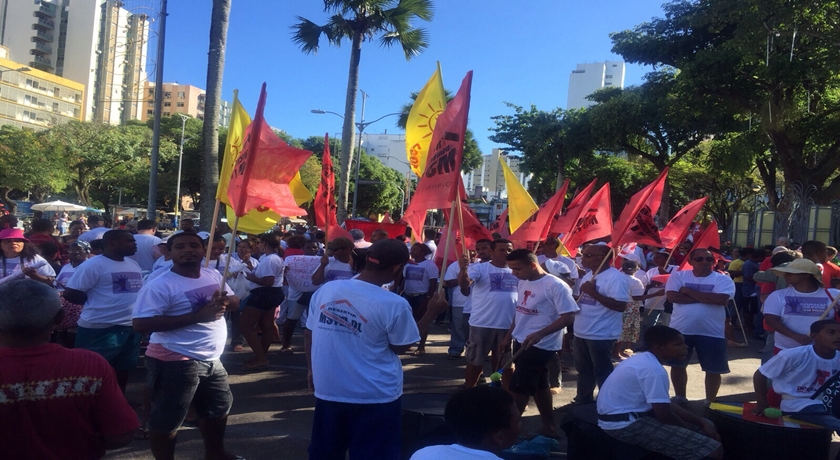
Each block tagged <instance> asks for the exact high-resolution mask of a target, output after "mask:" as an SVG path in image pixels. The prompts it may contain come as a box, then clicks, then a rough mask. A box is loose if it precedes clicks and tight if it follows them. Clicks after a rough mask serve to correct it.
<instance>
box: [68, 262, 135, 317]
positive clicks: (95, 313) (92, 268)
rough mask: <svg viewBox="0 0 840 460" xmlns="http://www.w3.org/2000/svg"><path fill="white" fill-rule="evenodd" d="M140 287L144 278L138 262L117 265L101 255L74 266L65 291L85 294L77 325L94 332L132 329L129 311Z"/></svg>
mask: <svg viewBox="0 0 840 460" xmlns="http://www.w3.org/2000/svg"><path fill="white" fill-rule="evenodd" d="M142 287H143V275H142V270H140V266H139V265H137V262H135V261H133V260H131V259H128V258H126V259H125V260H123V261H121V262H120V261H116V260H111V259H109V258H107V257H105V256H104V255H99V256H96V257H93V258H91V259H88V260H86V261H85V262H84V263H83V264H81V265H79V266H78V267H76V270H75V271H74V272H73V275H72V276H71V277H70V279H69V280H68V281H67V288H68V289H75V290H77V291H82V292H84V293H85V294H87V302H85V307H84V308H83V309H82V315H81V317H79V326H82V327H87V328H93V329H103V328H106V327H110V326H131V312H132V310H133V308H134V302H135V300H137V293H138V292H140V288H142Z"/></svg>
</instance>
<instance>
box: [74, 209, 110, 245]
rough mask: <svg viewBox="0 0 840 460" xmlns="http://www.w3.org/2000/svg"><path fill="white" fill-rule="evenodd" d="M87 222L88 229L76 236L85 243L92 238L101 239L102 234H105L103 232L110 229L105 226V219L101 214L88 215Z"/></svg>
mask: <svg viewBox="0 0 840 460" xmlns="http://www.w3.org/2000/svg"><path fill="white" fill-rule="evenodd" d="M87 222H88V228H89V230H88V231H86V232H84V233H82V234H81V235H79V238H78V239H79V240H81V241H84V242H85V243H90V242H91V241H93V240H101V239H102V236H103V235H105V232H107V231H108V230H110V228H108V227H106V226H105V219H103V218H102V216H98V215H93V216H90V217H88V220H87Z"/></svg>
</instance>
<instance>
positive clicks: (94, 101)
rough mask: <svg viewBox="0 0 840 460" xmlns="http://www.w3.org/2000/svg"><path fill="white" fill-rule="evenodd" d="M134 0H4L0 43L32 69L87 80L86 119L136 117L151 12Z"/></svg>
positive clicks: (111, 120) (0, 0) (0, 12)
mask: <svg viewBox="0 0 840 460" xmlns="http://www.w3.org/2000/svg"><path fill="white" fill-rule="evenodd" d="M131 4H132V0H124V1H122V0H0V45H4V46H6V47H8V48H9V50H10V52H11V58H12V59H14V60H16V61H19V62H26V63H27V65H28V66H29V67H31V68H34V69H38V70H41V71H44V72H47V73H50V74H54V75H57V76H59V77H64V78H67V79H69V80H73V81H77V82H81V83H82V84H84V85H85V92H84V94H85V96H84V97H85V99H84V103H83V117H84V119H86V120H93V121H99V122H106V123H120V122H122V121H125V120H130V119H136V118H139V117H140V115H141V112H140V111H141V109H142V96H143V93H142V90H143V85H144V83H145V81H146V79H147V76H146V68H145V67H146V58H147V48H148V40H149V32H150V31H149V26H150V23H151V21H150V18H149V16H147V14H144V13H133V12H132V10H131ZM138 11H140V10H139V9H138Z"/></svg>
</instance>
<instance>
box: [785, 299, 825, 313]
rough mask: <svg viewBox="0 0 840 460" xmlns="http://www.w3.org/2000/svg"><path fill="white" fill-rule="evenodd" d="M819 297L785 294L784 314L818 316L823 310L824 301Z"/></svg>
mask: <svg viewBox="0 0 840 460" xmlns="http://www.w3.org/2000/svg"><path fill="white" fill-rule="evenodd" d="M820 300H824V299H819V298H813V297H800V296H795V295H790V296H785V314H788V315H798V316H820V315H822V312H823V310H825V306H826V303H825V302H824V301H823V302H820Z"/></svg>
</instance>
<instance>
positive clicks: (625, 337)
mask: <svg viewBox="0 0 840 460" xmlns="http://www.w3.org/2000/svg"><path fill="white" fill-rule="evenodd" d="M638 270H639V263H638V262H636V261H635V260H630V259H624V262H622V264H621V271H623V272H624V274H625V275H627V279H628V280H629V282H630V298H631V299H632V300H631V301H630V303H629V304H628V306H627V309H625V310H624V312H623V313H622V314H621V320H622V325H621V337H619V339H618V342H616V344H615V348H614V349H613V359H614V360H618V361H622V360H625V359H627V358H629V357H630V355H631V354H632V352H631V353H627V351H629V349H630V347H632V346H633V344H635V343H636V342H638V341H639V333H640V330H641V324H642V317H641V314H640V313H639V312H640V311H641V307H642V301H643V299H644V294H645V285H644V283H643V282H642V280H641V279H639V277H638V276H636V272H637V271H638Z"/></svg>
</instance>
